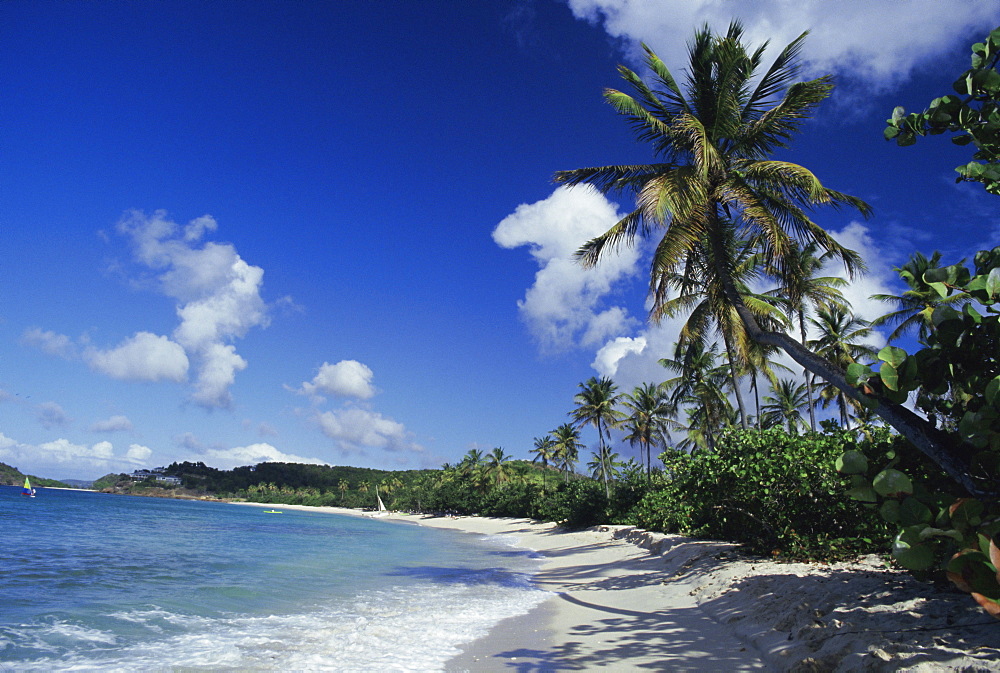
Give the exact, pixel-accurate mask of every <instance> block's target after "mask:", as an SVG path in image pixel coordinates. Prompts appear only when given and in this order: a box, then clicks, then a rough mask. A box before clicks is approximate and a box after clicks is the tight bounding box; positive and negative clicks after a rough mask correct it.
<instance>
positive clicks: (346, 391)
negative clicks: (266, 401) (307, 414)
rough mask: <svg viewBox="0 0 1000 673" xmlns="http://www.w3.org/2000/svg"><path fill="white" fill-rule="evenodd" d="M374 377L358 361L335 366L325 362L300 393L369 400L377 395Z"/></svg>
mask: <svg viewBox="0 0 1000 673" xmlns="http://www.w3.org/2000/svg"><path fill="white" fill-rule="evenodd" d="M373 377H374V373H373V372H372V370H371V369H370V368H369V367H368V366H366V365H364V364H362V363H360V362H358V361H357V360H341V361H340V362H338V363H337V364H335V365H331V364H330V363H328V362H324V363H323V365H322V366H321V367H320V368H319V372H318V373H317V374H316V376H314V377H313V380H312V381H306V382H304V383H303V384H302V386H301V388H300V389H299V391H300V392H301V393H303V394H305V395H310V396H313V397H322V396H324V395H335V396H337V397H354V398H357V399H361V400H367V399H371V398H372V397H374V396H375V393H376V390H375V387H374V386H373V385H372V378H373Z"/></svg>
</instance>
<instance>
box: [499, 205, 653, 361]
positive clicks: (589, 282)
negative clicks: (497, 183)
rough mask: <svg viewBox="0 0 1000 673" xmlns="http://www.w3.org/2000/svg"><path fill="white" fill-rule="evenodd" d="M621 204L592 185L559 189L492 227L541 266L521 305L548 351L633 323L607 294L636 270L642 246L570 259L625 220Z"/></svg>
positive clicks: (595, 340) (591, 341)
mask: <svg viewBox="0 0 1000 673" xmlns="http://www.w3.org/2000/svg"><path fill="white" fill-rule="evenodd" d="M616 208H617V206H616V205H615V204H613V203H610V202H609V201H608V200H607V199H605V198H604V196H603V195H601V194H600V193H598V192H597V191H596V190H594V189H592V188H590V187H576V188H572V189H570V188H566V187H560V188H558V189H556V190H555V191H554V192H553V193H552V195H551V196H549V197H548V198H546V199H543V200H542V201H538V202H536V203H532V204H522V205H520V206H518V207H517V209H516V210H515V211H514V213H512V214H511V215H508V216H507V217H506V218H504V219H503V221H502V222H500V224H498V225H497V227H496V229H494V231H493V240H494V241H496V243H497V244H498V245H500V246H501V247H504V248H516V247H520V246H528V249H529V251H530V253H531V255H532V257H534V259H535V261H536V262H537V263H538V265H539V267H540V269H539V271H538V273H537V274H535V283H534V284H533V285H532V286H531V287H530V288H528V290H527V292H526V293H525V297H524V299H523V300H521V301H519V302H518V307H519V309H520V311H521V315H522V317H523V319H524V320H525V322H526V323H527V325H528V327H529V329H530V330H531V332H532V334H533V335H534V337H535V338H536V339H537V340H538V342H539V344H540V346H541V347H542V349H543V350H544V351H559V350H565V349H568V348H571V347H573V346H577V345H580V346H593V345H596V344H599V343H601V342H603V341H604V340H606V339H607V338H609V337H612V336H616V335H619V334H621V333H622V332H623V331H626V330H628V329H629V328H631V327H632V326H633V325H634V324H636V321H635V320H634V319H633V318H631V317H630V316H629V314H628V311H627V310H626V309H625V308H623V307H620V306H610V307H605V306H604V299H605V297H607V296H608V295H609V294H610V293H611V292H612V290H614V289H616V288H617V286H618V285H620V284H621V283H622V281H624V280H625V279H627V278H629V277H630V276H632V275H634V274H635V273H636V262H637V261H638V259H639V255H640V252H639V250H638V249H637V248H629V247H623V248H622V249H621V251H620V252H617V253H616V252H610V253H608V254H606V255H605V257H604V258H603V259H602V261H601V263H600V264H598V265H597V266H596V267H595V268H590V269H588V268H584V267H583V266H582V265H580V264H579V263H577V262H576V260H575V259H574V258H573V255H574V253H575V252H576V251H577V250H578V249H579V248H580V246H582V245H583V244H584V243H586V242H587V241H588V240H590V239H591V238H593V237H595V236H597V235H599V234H602V233H604V232H605V231H607V230H608V229H609V228H610V227H611V226H612V225H613V224H614V223H615V222H617V221H618V220H619V219H620V215H619V214H618V213H617V210H616Z"/></svg>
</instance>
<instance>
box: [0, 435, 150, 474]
mask: <svg viewBox="0 0 1000 673" xmlns="http://www.w3.org/2000/svg"><path fill="white" fill-rule="evenodd" d="M151 455H152V450H151V449H149V448H147V447H145V446H140V445H138V444H132V445H131V446H129V448H128V450H127V451H126V452H125V454H124V455H116V454H115V450H114V445H113V444H112V443H111V442H108V441H100V442H97V443H95V444H77V443H75V442H72V441H70V440H68V439H65V438H59V439H55V440H52V441H49V442H44V443H42V444H28V443H25V442H20V441H17V440H15V439H12V438H10V437H7V436H6V435H4V434H3V433H0V461H3V462H6V463H10V464H17V465H19V466H20V467H21V468H22V469H24V470H27V471H31V472H35V473H38V474H43V473H48V474H53V473H55V474H56V475H57V476H64V478H72V477H76V478H90V477H97V476H100V475H101V474H107V473H109V472H123V471H128V470H132V469H135V467H136V466H137V465H145V464H146V462H145V461H146V460H147V459H148V458H149V457H150V456H151Z"/></svg>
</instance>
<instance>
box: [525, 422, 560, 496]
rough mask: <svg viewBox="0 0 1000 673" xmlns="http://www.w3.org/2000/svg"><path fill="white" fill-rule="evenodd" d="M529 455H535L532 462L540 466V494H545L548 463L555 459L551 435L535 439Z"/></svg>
mask: <svg viewBox="0 0 1000 673" xmlns="http://www.w3.org/2000/svg"><path fill="white" fill-rule="evenodd" d="M531 453H533V454H535V457H534V458H533V459H532V462H535V463H541V464H542V468H543V469H542V493H545V474H546V473H547V472H548V471H549V470H548V467H549V463H551V462H553V461H554V460H555V457H556V451H555V442H554V441H553V439H552V435H545V436H544V437H535V447H534V448H533V449H531Z"/></svg>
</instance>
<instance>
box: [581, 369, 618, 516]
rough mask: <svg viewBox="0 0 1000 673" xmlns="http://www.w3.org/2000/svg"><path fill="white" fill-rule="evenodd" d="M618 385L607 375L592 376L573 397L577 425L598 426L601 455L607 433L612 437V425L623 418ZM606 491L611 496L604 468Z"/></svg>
mask: <svg viewBox="0 0 1000 673" xmlns="http://www.w3.org/2000/svg"><path fill="white" fill-rule="evenodd" d="M617 393H618V386H616V385H615V383H614V381H612V380H611V379H609V378H607V377H601V378H600V379H598V378H597V377H595V376H591V377H590V378H589V379H588V380H587V382H586V383H581V384H580V392H579V393H577V394H576V395H575V396H574V397H573V401H574V402H576V404H577V407H576V409H574V410H573V411H571V412H570V415H571V416H572V417H573V420H574V421H575V422H576V424H577V425H580V426H583V425H593V426H594V427H595V428H597V440H598V446H599V447H600V455H602V456H603V455H605V451H604V447H605V444H604V439H605V435H606V436H607V438H608V439H611V427H612V426H613V425H615V423H617V422H618V420H619V419H620V418H621V415H622V414H621V412H620V411H618V410H617V409H615V404H617V403H618V398H619V395H618V394H617ZM603 474H604V491H605V492H606V493H607V495H608V497H609V498H610V497H611V488H610V486H608V471H607V470H604V471H603Z"/></svg>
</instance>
